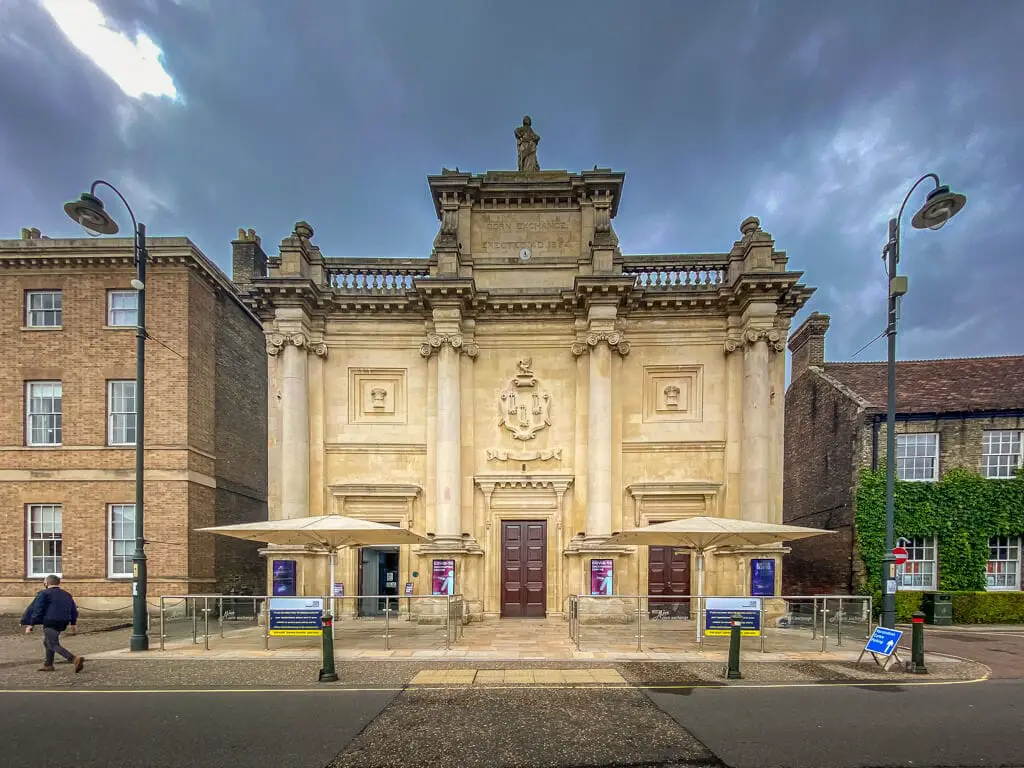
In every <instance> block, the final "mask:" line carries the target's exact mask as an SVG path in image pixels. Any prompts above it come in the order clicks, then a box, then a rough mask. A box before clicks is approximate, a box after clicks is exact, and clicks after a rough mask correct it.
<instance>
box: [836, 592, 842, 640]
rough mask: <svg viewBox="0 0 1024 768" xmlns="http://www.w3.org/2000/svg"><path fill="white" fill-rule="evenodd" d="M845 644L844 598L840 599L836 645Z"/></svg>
mask: <svg viewBox="0 0 1024 768" xmlns="http://www.w3.org/2000/svg"><path fill="white" fill-rule="evenodd" d="M842 644H843V598H841V597H840V598H839V616H838V619H837V620H836V645H837V646H838V645H842Z"/></svg>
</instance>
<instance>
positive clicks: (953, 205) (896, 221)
mask: <svg viewBox="0 0 1024 768" xmlns="http://www.w3.org/2000/svg"><path fill="white" fill-rule="evenodd" d="M926 179H931V180H932V181H933V182H934V183H935V188H934V189H933V190H932V191H931V192H929V193H928V198H927V199H926V200H925V202H924V205H923V206H921V209H920V210H919V211H918V212H917V213H915V214H914V218H913V219H911V224H912V225H913V227H914V229H941V228H942V225H943V224H945V223H946V222H947V221H949V220H950V219H951V218H952V217H953V216H955V215H956V214H958V213H959V212H960V210H961V209H962V208H963V207H964V205H965V204H966V203H967V198H966V197H965V196H964V195H961V194H958V193H956V192H950V191H949V187H947V186H944V185H943V184H942V183H941V182H940V181H939V177H938V176H936V175H935V174H934V173H926V174H925V175H924V176H922V177H921V178H920V179H918V180H917V181H916V182H914V186H912V187H911V188H910V191H909V192H907V196H906V197H905V198H903V203H902V205H900V210H899V213H897V214H896V217H895V218H892V219H889V241H888V242H887V243H886V245H885V249H884V250H883V258H885V259H886V268H887V272H888V274H889V316H888V325H887V326H886V331H885V333H886V336H888V342H889V351H888V358H887V361H886V362H887V373H888V379H889V380H888V398H887V411H886V417H885V554H884V556H883V557H882V616H881V621H880V623H881V625H882V626H883V627H888V628H890V629H892V628H894V627H895V626H896V558H895V556H894V555H893V553H892V548H893V539H894V537H895V533H894V528H895V513H896V499H895V489H896V315H897V299H899V297H900V296H902V295H904V294H905V293H906V292H907V281H906V278H901V277H899V276H898V275H897V267H898V265H899V261H900V220H901V219H902V218H903V209H904V208H906V207H907V201H909V200H910V196H911V195H912V194H913V193H914V190H915V189H917V187H918V185H920V184H921V182H922V181H925V180H926Z"/></svg>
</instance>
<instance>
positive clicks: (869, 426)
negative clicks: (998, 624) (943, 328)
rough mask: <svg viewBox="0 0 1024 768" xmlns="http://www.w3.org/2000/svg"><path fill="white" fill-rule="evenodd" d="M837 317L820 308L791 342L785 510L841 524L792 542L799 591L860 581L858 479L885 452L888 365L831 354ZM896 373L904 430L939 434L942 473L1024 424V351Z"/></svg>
mask: <svg viewBox="0 0 1024 768" xmlns="http://www.w3.org/2000/svg"><path fill="white" fill-rule="evenodd" d="M829 323H830V318H829V317H828V315H823V314H820V313H817V312H815V313H813V314H812V315H810V316H809V317H808V319H807V320H806V321H805V322H804V323H803V324H802V325H801V326H800V328H798V329H797V331H796V332H795V333H794V334H793V335H792V337H791V339H790V341H789V347H790V351H791V352H792V355H793V358H792V359H793V364H792V374H791V376H792V380H791V383H790V386H789V389H788V390H787V392H786V448H785V505H784V519H785V522H786V523H789V524H792V525H806V526H810V527H813V528H825V529H827V530H833V531H836V532H837V535H835V536H824V537H821V538H818V539H814V540H813V541H798V542H793V543H792V545H791V548H792V552H791V553H790V555H789V556H788V557H787V559H786V570H785V577H784V585H785V590H786V593H787V594H793V595H809V594H848V593H852V592H856V591H857V590H858V589H860V587H861V585H862V584H863V583H864V580H865V578H866V574H865V572H864V566H863V563H862V561H861V559H860V556H859V554H858V551H857V544H856V529H855V521H854V513H855V509H854V500H855V497H856V492H857V483H858V481H859V478H860V474H861V471H862V470H863V469H872V470H877V469H878V468H879V467H880V466H884V461H885V449H886V424H885V417H886V412H885V404H886V394H887V385H886V364H885V363H828V362H826V361H825V335H826V332H827V331H828V328H829ZM896 381H897V414H896V432H897V434H907V433H932V434H937V435H938V447H939V450H938V468H937V473H938V475H939V476H940V477H941V475H943V474H944V473H946V472H947V471H948V470H950V469H952V468H954V467H966V468H969V469H973V470H975V471H979V470H980V468H981V464H982V444H983V443H982V441H983V436H984V434H985V432H986V431H991V430H1010V431H1020V430H1022V429H1024V357H1001V358H970V359H960V360H957V359H951V360H921V361H904V362H899V363H897V367H896ZM896 533H897V536H898V535H899V531H897V532H896ZM940 546H941V542H940Z"/></svg>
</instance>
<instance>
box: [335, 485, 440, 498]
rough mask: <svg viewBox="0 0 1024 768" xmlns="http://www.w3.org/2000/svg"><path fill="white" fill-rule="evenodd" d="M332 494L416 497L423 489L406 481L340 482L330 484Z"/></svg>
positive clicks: (344, 495) (343, 495)
mask: <svg viewBox="0 0 1024 768" xmlns="http://www.w3.org/2000/svg"><path fill="white" fill-rule="evenodd" d="M327 488H328V490H330V492H331V495H332V496H341V497H346V496H383V497H390V498H409V499H414V498H416V497H417V496H419V495H420V494H421V493H422V492H423V489H422V488H421V487H420V486H418V485H412V484H404V483H339V484H337V485H328V486H327Z"/></svg>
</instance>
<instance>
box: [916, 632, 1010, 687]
mask: <svg viewBox="0 0 1024 768" xmlns="http://www.w3.org/2000/svg"><path fill="white" fill-rule="evenodd" d="M925 648H926V651H929V652H932V653H948V654H951V655H953V656H959V657H961V658H966V659H972V660H974V661H980V662H981V663H982V664H984V665H986V666H987V667H988V668H989V669H991V670H992V674H991V677H992V678H993V679H999V678H1004V679H1014V680H1016V679H1021V678H1024V630H1019V629H1018V630H1001V629H982V630H975V629H969V628H964V627H928V628H927V629H926V630H925ZM926 661H927V658H926Z"/></svg>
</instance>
